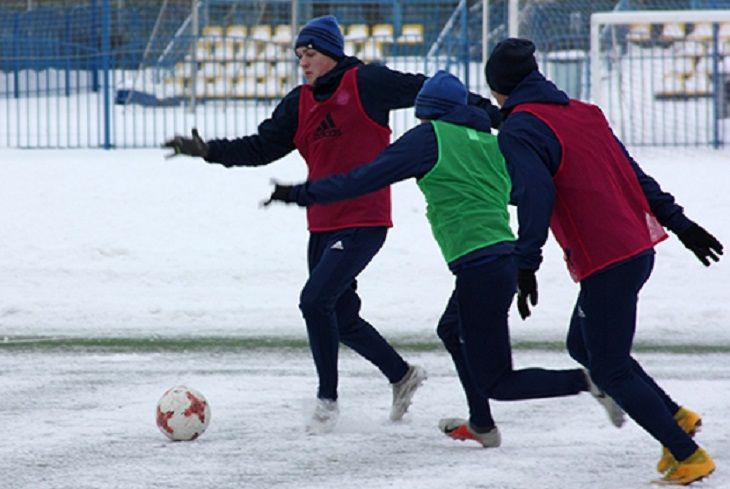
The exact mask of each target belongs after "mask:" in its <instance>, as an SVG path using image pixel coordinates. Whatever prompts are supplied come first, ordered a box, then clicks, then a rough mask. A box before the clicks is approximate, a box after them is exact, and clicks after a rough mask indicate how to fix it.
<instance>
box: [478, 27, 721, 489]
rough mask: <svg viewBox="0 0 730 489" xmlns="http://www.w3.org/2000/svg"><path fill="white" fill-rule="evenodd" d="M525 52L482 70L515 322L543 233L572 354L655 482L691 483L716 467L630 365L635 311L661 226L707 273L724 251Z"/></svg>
mask: <svg viewBox="0 0 730 489" xmlns="http://www.w3.org/2000/svg"><path fill="white" fill-rule="evenodd" d="M534 52H535V46H534V45H533V43H532V42H531V41H529V40H526V39H514V38H510V39H507V40H505V41H502V42H501V43H499V44H497V46H495V48H494V50H493V51H492V53H491V55H490V57H489V60H488V61H487V64H486V67H485V75H486V79H487V82H488V84H489V87H490V88H491V90H492V94H493V95H494V96H495V97H496V99H497V102H498V104H499V105H500V106H501V110H502V112H503V114H504V115H505V117H506V119H505V121H504V123H503V126H502V128H501V129H500V132H499V136H498V141H499V147H500V149H501V150H502V153H503V154H504V157H505V159H506V161H507V166H508V168H509V169H510V174H511V177H512V183H513V186H514V188H513V191H512V195H513V199H514V200H515V202H516V204H517V206H518V207H517V209H518V212H517V214H518V221H519V231H518V235H519V237H518V240H517V244H516V250H517V255H518V263H517V266H518V269H519V272H518V279H517V287H518V291H519V292H518V299H517V303H518V309H519V312H520V315H521V316H522V318H523V319H526V318H527V317H528V316H530V314H531V311H530V306H533V307H534V306H535V305H537V280H536V272H537V270H538V267H539V266H540V262H541V260H542V258H541V249H542V247H543V245H544V244H545V240H546V238H547V232H548V228H550V229H552V231H553V234H554V235H555V238H556V240H557V241H558V243H559V244H560V246H561V248H562V249H563V251H564V254H565V260H566V264H567V266H568V270H569V271H570V274H571V276H572V277H573V279H574V280H575V281H577V282H578V283H579V284H580V291H579V293H578V300H577V303H576V305H575V309H574V310H573V316H572V319H571V322H570V328H569V331H568V337H567V346H568V350H569V352H570V355H571V356H572V357H573V358H574V359H575V360H577V361H578V362H579V363H581V364H582V365H584V366H585V367H586V368H587V369H588V370H589V371H590V375H591V377H592V379H593V380H594V382H595V383H596V384H597V385H598V386H599V388H600V389H602V390H603V391H605V392H606V393H607V394H608V395H609V396H611V397H612V398H613V399H614V400H615V401H616V402H617V403H618V404H619V405H620V406H621V407H622V408H623V409H624V410H625V412H626V413H627V414H628V415H629V416H630V417H631V418H632V419H634V421H636V422H637V423H638V424H639V425H640V426H641V427H642V428H644V429H645V430H646V431H647V432H649V434H651V435H652V436H653V437H654V438H655V439H656V440H658V441H659V442H660V443H661V444H662V446H663V447H664V448H663V452H662V457H661V459H660V461H659V463H658V464H657V470H658V471H659V472H660V473H662V474H663V477H662V479H661V482H663V483H669V484H690V483H692V482H694V481H696V480H699V479H702V478H703V477H705V476H707V475H709V474H710V473H711V472H712V471H713V470H714V468H715V464H714V462H713V460H712V458H711V457H710V455H709V454H708V453H707V452H706V451H705V450H703V449H702V448H700V447H698V446H697V444H696V443H695V442H694V441H693V439H692V437H691V435H692V434H693V433H694V431H695V430H696V429H697V427H698V426H699V424H700V422H701V420H700V416H699V415H698V414H697V413H695V412H694V411H691V410H689V409H687V408H684V407H680V406H679V405H678V404H677V403H676V402H674V401H673V400H672V399H671V398H670V397H669V396H668V395H667V394H666V393H665V392H664V391H663V390H662V389H661V388H660V387H659V386H658V385H657V384H656V382H655V381H654V380H653V379H652V378H651V377H650V376H649V375H648V374H647V373H646V372H645V371H644V370H643V369H642V367H641V366H640V365H639V363H638V362H637V361H636V359H634V357H632V356H631V346H632V342H633V338H634V333H635V330H636V309H637V307H636V303H637V300H638V294H639V291H640V290H641V288H642V286H643V285H644V283H645V282H646V280H647V279H648V278H649V275H650V274H651V270H652V267H653V264H654V245H656V244H657V243H659V242H660V241H662V240H664V239H665V238H667V235H666V233H665V231H664V227H667V228H668V229H669V230H670V231H672V232H674V233H675V234H676V235H677V237H678V238H679V240H680V241H681V242H682V243H683V244H684V245H685V246H686V247H687V248H689V249H690V250H691V251H692V252H693V253H694V254H695V255H696V256H697V257H698V258H699V259H700V261H702V263H703V264H704V265H705V266H709V265H710V260H714V261H718V260H719V255H721V254H722V250H723V246H722V244H721V243H720V242H719V241H718V240H717V239H716V238H715V237H714V236H712V235H711V234H710V233H708V232H707V231H706V230H704V229H703V228H702V227H700V226H699V225H697V224H696V223H694V222H693V221H691V220H690V219H688V218H687V217H686V216H685V215H684V212H683V209H682V207H680V206H679V205H677V204H676V203H675V200H674V197H673V196H672V195H670V194H669V193H667V192H665V191H663V190H662V189H661V188H660V186H659V185H658V183H657V182H656V181H655V180H654V179H653V178H652V177H650V176H649V175H647V174H646V173H644V172H643V171H642V170H641V168H640V167H639V166H638V164H637V163H636V162H635V161H634V160H633V158H632V157H631V156H630V155H629V153H628V152H627V150H626V148H625V147H624V145H623V144H622V143H621V142H620V141H619V140H618V139H617V138H616V137H615V136H614V134H613V132H612V130H611V128H610V126H609V124H608V121H607V120H606V118H605V117H604V115H603V113H602V112H601V110H600V109H599V108H598V107H596V106H594V105H590V104H587V103H583V102H580V101H578V100H572V99H569V98H568V96H567V95H566V94H565V93H564V92H562V91H560V90H559V89H558V88H557V87H556V86H555V85H554V84H553V83H551V82H550V81H548V80H547V79H545V77H544V76H543V75H542V74H541V73H540V71H539V70H538V66H537V63H536V61H535V57H534ZM528 302H529V303H528Z"/></svg>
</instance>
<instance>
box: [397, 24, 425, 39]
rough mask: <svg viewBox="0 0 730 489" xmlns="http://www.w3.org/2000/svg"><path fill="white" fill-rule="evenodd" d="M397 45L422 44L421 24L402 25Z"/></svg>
mask: <svg viewBox="0 0 730 489" xmlns="http://www.w3.org/2000/svg"><path fill="white" fill-rule="evenodd" d="M396 42H398V43H399V44H421V43H422V42H423V24H403V27H402V29H401V35H400V36H398V39H397V41H396Z"/></svg>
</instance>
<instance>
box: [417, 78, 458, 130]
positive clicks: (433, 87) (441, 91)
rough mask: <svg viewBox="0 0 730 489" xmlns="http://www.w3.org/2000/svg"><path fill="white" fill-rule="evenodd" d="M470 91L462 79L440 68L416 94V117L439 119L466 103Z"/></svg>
mask: <svg viewBox="0 0 730 489" xmlns="http://www.w3.org/2000/svg"><path fill="white" fill-rule="evenodd" d="M468 96H469V92H468V91H467V90H466V87H465V86H464V84H463V83H461V80H459V79H458V78H456V77H455V76H454V75H452V74H451V73H449V72H447V71H444V70H439V71H438V72H436V74H435V75H433V76H432V77H431V78H429V79H428V80H426V83H424V84H423V86H422V87H421V90H420V91H419V92H418V95H416V117H418V118H419V119H438V118H439V117H441V116H442V115H445V114H447V113H449V112H451V110H452V109H453V108H454V107H456V106H457V105H466V101H467V97H468Z"/></svg>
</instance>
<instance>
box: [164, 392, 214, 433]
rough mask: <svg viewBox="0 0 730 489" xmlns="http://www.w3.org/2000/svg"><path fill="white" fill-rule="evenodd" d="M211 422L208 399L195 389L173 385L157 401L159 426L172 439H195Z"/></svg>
mask: <svg viewBox="0 0 730 489" xmlns="http://www.w3.org/2000/svg"><path fill="white" fill-rule="evenodd" d="M209 423H210V406H209V405H208V401H207V400H206V399H205V397H204V396H203V394H201V393H200V392H198V391H196V390H195V389H191V388H190V387H186V386H184V385H178V386H176V387H172V388H170V389H168V390H167V391H166V392H165V393H164V394H162V397H161V398H160V400H159V401H158V402H157V427H158V428H160V431H162V433H164V434H165V436H167V437H168V438H169V439H171V440H174V441H187V440H195V439H196V438H197V437H199V436H200V435H202V434H203V432H204V431H205V429H206V428H207V427H208V424H209Z"/></svg>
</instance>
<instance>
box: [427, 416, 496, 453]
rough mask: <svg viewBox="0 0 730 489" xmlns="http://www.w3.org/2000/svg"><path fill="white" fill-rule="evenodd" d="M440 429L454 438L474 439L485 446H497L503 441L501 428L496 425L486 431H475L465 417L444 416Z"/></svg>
mask: <svg viewBox="0 0 730 489" xmlns="http://www.w3.org/2000/svg"><path fill="white" fill-rule="evenodd" d="M439 430H441V432H442V433H443V434H445V435H446V436H448V437H449V438H453V439H454V440H461V441H465V440H474V441H475V442H477V443H479V444H480V445H481V446H483V447H484V448H496V447H498V446H499V445H500V444H501V443H502V437H501V436H500V434H499V429H497V427H496V426H495V427H494V428H492V429H491V430H489V431H487V432H485V433H478V432H476V431H474V430H473V429H472V428H471V426H470V424H469V421H467V420H465V419H463V418H443V419H441V420H440V421H439Z"/></svg>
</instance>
